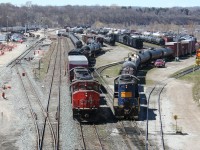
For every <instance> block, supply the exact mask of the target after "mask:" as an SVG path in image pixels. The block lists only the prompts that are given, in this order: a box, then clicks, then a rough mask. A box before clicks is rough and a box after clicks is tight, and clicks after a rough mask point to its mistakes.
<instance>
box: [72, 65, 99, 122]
mask: <svg viewBox="0 0 200 150" xmlns="http://www.w3.org/2000/svg"><path fill="white" fill-rule="evenodd" d="M71 71H72V72H73V78H72V82H71V85H70V90H71V102H72V110H73V118H74V119H77V120H79V121H92V120H93V118H94V117H95V114H96V113H97V111H98V108H99V106H100V85H99V82H98V81H96V80H94V78H93V77H92V75H91V73H90V72H89V70H88V69H87V68H84V67H75V68H73V69H72V70H71Z"/></svg>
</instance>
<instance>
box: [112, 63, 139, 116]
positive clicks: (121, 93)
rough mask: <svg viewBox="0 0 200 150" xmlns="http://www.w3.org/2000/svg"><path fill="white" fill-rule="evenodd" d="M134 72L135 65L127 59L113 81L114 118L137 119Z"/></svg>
mask: <svg viewBox="0 0 200 150" xmlns="http://www.w3.org/2000/svg"><path fill="white" fill-rule="evenodd" d="M136 71H137V68H136V65H135V63H134V62H133V61H131V60H130V59H129V60H128V61H126V62H125V63H124V64H123V66H122V69H121V75H119V76H118V77H117V78H115V80H114V102H113V108H114V113H115V117H116V118H119V119H122V118H125V119H138V115H139V110H140V99H139V91H138V78H137V77H136V76H135V74H136Z"/></svg>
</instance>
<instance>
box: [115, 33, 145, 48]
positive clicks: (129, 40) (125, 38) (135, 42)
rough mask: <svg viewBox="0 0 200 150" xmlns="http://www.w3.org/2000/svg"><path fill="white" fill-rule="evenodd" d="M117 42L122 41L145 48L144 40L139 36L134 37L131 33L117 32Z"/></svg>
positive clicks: (135, 46)
mask: <svg viewBox="0 0 200 150" xmlns="http://www.w3.org/2000/svg"><path fill="white" fill-rule="evenodd" d="M115 40H116V42H119V43H122V44H124V45H127V46H130V47H133V48H137V49H142V48H143V41H142V40H141V39H140V38H139V37H132V36H130V35H123V34H115Z"/></svg>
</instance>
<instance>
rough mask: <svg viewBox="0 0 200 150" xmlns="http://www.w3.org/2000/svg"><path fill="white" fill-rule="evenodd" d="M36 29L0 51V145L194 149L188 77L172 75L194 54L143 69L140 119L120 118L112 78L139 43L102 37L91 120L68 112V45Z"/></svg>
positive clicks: (195, 127) (197, 129) (195, 115)
mask: <svg viewBox="0 0 200 150" xmlns="http://www.w3.org/2000/svg"><path fill="white" fill-rule="evenodd" d="M35 32H36V33H35V34H39V35H40V38H34V37H30V38H28V39H27V41H26V42H24V43H19V44H17V46H16V47H15V48H13V50H12V51H10V52H6V53H5V54H4V55H2V56H0V87H1V89H0V92H1V97H0V147H1V148H0V149H12V150H15V149H28V150H32V149H48V150H51V149H53V150H55V149H63V150H71V149H92V150H99V149H106V150H110V149H113V150H114V149H115V150H129V149H139V150H142V149H152V150H154V149H174V150H177V149H184V150H185V149H186V150H189V149H193V150H197V149H200V146H199V144H198V143H199V142H200V139H199V138H198V137H199V136H200V135H199V133H200V126H199V124H200V118H199V116H200V109H199V102H195V101H194V100H193V93H192V88H193V83H191V82H188V81H184V80H180V79H179V78H178V77H177V78H173V77H171V75H173V74H174V73H176V72H177V71H180V70H182V69H184V68H187V67H189V66H192V65H194V63H195V56H194V55H192V56H190V57H188V58H186V59H185V58H184V59H181V58H180V60H179V61H174V60H170V61H167V62H166V65H165V67H164V68H154V67H152V65H151V66H150V67H149V66H145V67H143V68H141V69H140V70H139V72H138V74H140V76H138V78H139V79H140V81H141V82H139V87H138V89H139V95H140V106H139V107H140V113H139V118H138V120H126V119H124V120H118V119H116V118H115V117H114V115H113V107H112V105H113V95H114V86H113V82H114V79H115V78H116V76H118V72H119V70H120V68H121V66H122V62H124V58H125V57H127V56H128V54H130V53H131V52H134V53H138V50H136V49H135V48H131V47H128V46H125V45H123V44H120V43H116V45H115V46H110V45H108V44H104V46H103V47H102V52H101V53H99V54H98V55H97V56H96V61H95V66H94V72H93V75H94V77H95V78H96V79H97V80H98V81H99V83H100V85H101V86H103V87H104V90H105V91H106V92H104V90H102V88H101V90H102V91H101V92H100V97H101V98H100V108H99V110H98V114H96V116H95V118H96V120H95V122H92V123H85V122H79V121H77V120H75V119H74V118H73V111H72V103H71V96H72V95H71V93H70V90H69V89H70V88H71V86H70V85H71V83H70V81H69V72H68V70H67V66H68V63H69V62H68V59H67V54H68V52H69V51H70V50H72V49H74V44H73V43H72V41H71V40H70V39H69V38H68V37H63V36H57V35H56V32H55V29H48V31H46V35H44V33H43V31H41V30H39V31H35ZM108 64H109V65H108ZM192 73H193V72H192ZM144 79H145V80H144ZM143 80H144V82H142V81H143Z"/></svg>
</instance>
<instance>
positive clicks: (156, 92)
mask: <svg viewBox="0 0 200 150" xmlns="http://www.w3.org/2000/svg"><path fill="white" fill-rule="evenodd" d="M199 69H200V66H194V67H192V68H189V69H186V70H184V71H181V72H179V73H177V74H175V75H174V76H173V78H176V79H178V78H180V77H183V76H185V75H187V74H189V73H192V72H194V71H198V70H199ZM173 78H168V79H164V80H162V81H160V82H157V83H156V84H155V85H154V86H153V87H152V89H151V90H150V92H149V96H148V98H147V115H146V116H147V122H146V149H148V148H149V145H150V144H149V143H150V142H149V119H148V118H149V105H150V102H151V103H153V104H154V109H157V110H158V122H157V125H158V126H159V128H160V129H159V135H160V136H159V138H160V139H159V141H160V142H159V149H160V148H162V149H163V150H165V142H164V132H163V122H162V112H161V105H162V104H161V103H162V101H161V94H162V92H163V90H164V88H165V87H166V85H167V84H168V83H169V82H171V81H173ZM153 96H154V98H153V99H152V98H151V97H153ZM151 147H153V146H152V145H151ZM154 148H155V147H154ZM157 148H158V147H157Z"/></svg>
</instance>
